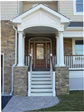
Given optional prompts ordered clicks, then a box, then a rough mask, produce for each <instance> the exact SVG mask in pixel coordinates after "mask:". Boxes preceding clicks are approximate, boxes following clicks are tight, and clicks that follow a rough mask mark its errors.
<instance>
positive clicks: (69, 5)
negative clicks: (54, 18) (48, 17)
mask: <svg viewBox="0 0 84 112" xmlns="http://www.w3.org/2000/svg"><path fill="white" fill-rule="evenodd" d="M73 6H74V5H73V0H71V1H59V12H60V13H62V14H63V15H65V16H67V17H69V18H70V19H71V20H72V21H83V16H82V15H74V7H73Z"/></svg>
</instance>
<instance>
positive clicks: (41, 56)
mask: <svg viewBox="0 0 84 112" xmlns="http://www.w3.org/2000/svg"><path fill="white" fill-rule="evenodd" d="M37 59H44V44H37Z"/></svg>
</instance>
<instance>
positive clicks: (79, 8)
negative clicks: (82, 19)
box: [74, 0, 83, 14]
mask: <svg viewBox="0 0 84 112" xmlns="http://www.w3.org/2000/svg"><path fill="white" fill-rule="evenodd" d="M82 12H83V0H74V14H82Z"/></svg>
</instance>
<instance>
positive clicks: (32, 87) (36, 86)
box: [31, 85, 52, 89]
mask: <svg viewBox="0 0 84 112" xmlns="http://www.w3.org/2000/svg"><path fill="white" fill-rule="evenodd" d="M34 88H40V89H41V88H46V89H48V88H51V89H52V85H32V86H31V89H34Z"/></svg>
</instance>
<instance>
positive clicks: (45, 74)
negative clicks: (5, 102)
mask: <svg viewBox="0 0 84 112" xmlns="http://www.w3.org/2000/svg"><path fill="white" fill-rule="evenodd" d="M83 69H84V55H83V0H72V1H58V0H49V1H47V0H39V1H37V0H34V1H33V0H28V1H13V2H11V1H9V2H1V73H2V94H4V95H24V96H27V95H28V96H56V95H61V94H69V91H70V90H84V86H83V85H84V84H83V80H84V76H83Z"/></svg>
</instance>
